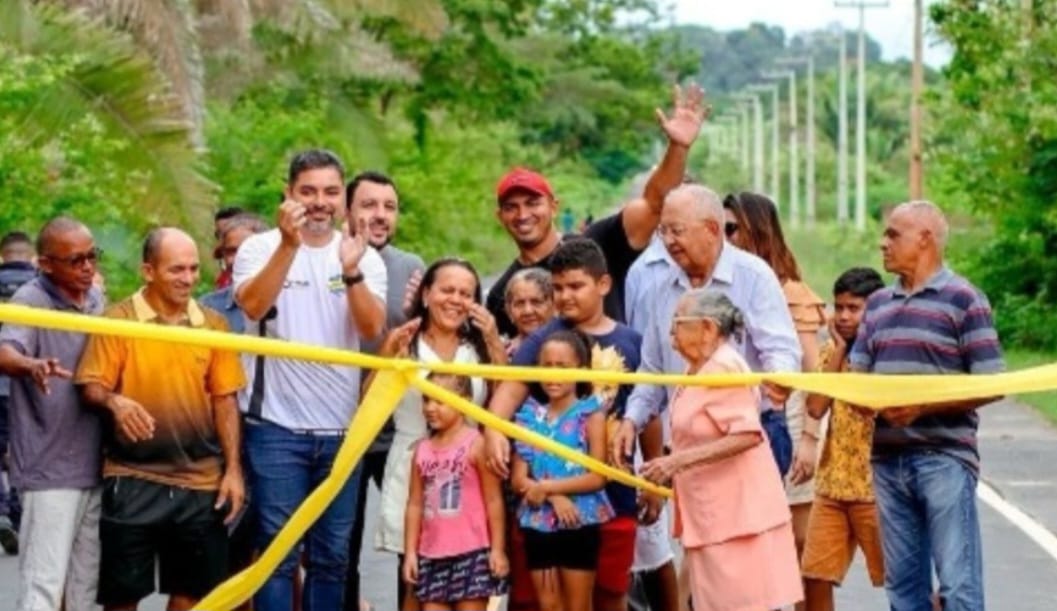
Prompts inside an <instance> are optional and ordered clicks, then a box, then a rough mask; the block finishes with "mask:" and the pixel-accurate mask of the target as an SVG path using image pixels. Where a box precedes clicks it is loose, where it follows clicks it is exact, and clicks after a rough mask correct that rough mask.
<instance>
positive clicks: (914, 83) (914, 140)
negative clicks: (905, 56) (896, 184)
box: [910, 0, 925, 200]
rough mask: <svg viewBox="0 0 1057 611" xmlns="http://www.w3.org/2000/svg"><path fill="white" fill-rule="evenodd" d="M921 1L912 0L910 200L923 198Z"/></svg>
mask: <svg viewBox="0 0 1057 611" xmlns="http://www.w3.org/2000/svg"><path fill="white" fill-rule="evenodd" d="M921 13H922V7H921V0H914V67H913V69H912V70H911V77H910V89H911V91H910V199H911V200H919V199H922V197H923V196H924V195H923V194H924V190H923V189H922V182H923V168H922V165H921V93H922V90H923V89H924V88H925V70H924V66H923V65H922V57H921V55H922V53H921V47H922V40H921V38H922V34H921V19H922V16H921Z"/></svg>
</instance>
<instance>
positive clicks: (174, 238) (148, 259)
mask: <svg viewBox="0 0 1057 611" xmlns="http://www.w3.org/2000/svg"><path fill="white" fill-rule="evenodd" d="M187 246H190V247H191V248H192V249H197V248H198V247H197V246H196V245H195V241H194V238H192V237H191V236H190V235H188V234H187V232H185V231H183V230H182V229H177V228H175V227H158V228H156V229H152V230H151V231H150V233H148V234H147V237H146V239H144V240H143V262H144V263H157V261H158V259H159V258H160V257H161V254H162V252H163V251H164V250H168V249H171V248H185V247H187Z"/></svg>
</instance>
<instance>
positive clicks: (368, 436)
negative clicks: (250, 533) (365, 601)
mask: <svg viewBox="0 0 1057 611" xmlns="http://www.w3.org/2000/svg"><path fill="white" fill-rule="evenodd" d="M407 379H408V376H406V375H405V374H403V373H400V372H397V371H379V372H378V374H377V375H376V376H375V378H374V383H372V384H371V387H370V388H369V389H368V390H367V395H366V396H365V397H364V398H363V402H362V403H361V404H360V408H359V409H358V410H356V415H355V416H354V417H353V419H352V422H351V423H350V424H349V429H348V434H347V435H346V436H345V439H344V441H342V443H341V448H340V449H339V450H338V454H337V456H335V457H334V465H333V466H332V467H331V469H330V473H329V474H328V475H327V477H326V479H324V480H323V482H322V483H320V484H319V486H318V487H316V489H315V490H313V491H312V494H310V495H308V498H306V499H305V500H304V502H303V503H301V506H300V507H298V508H297V511H295V512H294V515H292V516H290V520H289V521H287V522H286V524H284V525H283V527H282V529H281V530H280V531H279V534H277V535H276V536H275V538H274V539H273V540H272V542H271V543H270V544H269V545H268V548H267V549H266V550H264V553H263V554H261V556H260V558H258V559H257V562H255V563H253V565H252V566H250V567H248V568H247V569H245V570H243V571H242V572H240V573H239V574H237V575H235V576H234V577H232V578H231V579H228V580H227V581H225V582H224V583H222V584H220V585H219V586H217V588H216V589H215V590H213V591H212V592H210V593H209V595H208V596H206V597H205V598H203V599H202V600H201V601H199V603H198V604H197V605H195V609H208V610H211V611H229V610H230V609H233V608H235V607H236V606H238V605H240V604H241V603H242V602H243V601H245V600H247V599H248V598H249V597H251V596H253V593H254V592H256V591H257V590H259V589H260V588H261V586H263V585H264V582H265V581H266V580H267V579H268V576H269V575H271V574H272V572H273V571H275V569H276V567H278V566H279V563H280V562H282V560H283V558H285V557H286V556H287V554H289V553H290V550H292V549H294V546H296V545H297V542H298V541H300V540H301V537H302V536H303V535H304V534H305V532H306V531H307V530H308V529H309V528H310V527H311V526H312V524H314V523H315V521H316V520H318V519H319V516H321V515H323V512H324V511H325V510H326V508H327V507H328V506H329V505H330V503H331V501H333V500H334V497H336V496H337V495H338V492H340V491H341V487H342V486H344V485H345V482H346V481H347V480H348V479H349V476H350V475H352V472H353V470H354V469H355V468H356V464H357V463H359V462H360V457H361V456H363V454H364V452H366V451H367V448H368V446H370V444H371V441H372V440H373V439H374V438H375V436H377V435H378V432H379V431H381V430H382V426H383V425H384V424H385V421H386V420H387V419H388V418H389V414H391V413H392V412H393V410H394V409H396V405H397V403H399V402H400V399H401V397H403V396H404V391H406V390H407Z"/></svg>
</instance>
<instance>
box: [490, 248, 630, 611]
mask: <svg viewBox="0 0 1057 611" xmlns="http://www.w3.org/2000/svg"><path fill="white" fill-rule="evenodd" d="M551 274H552V279H553V285H554V305H555V309H556V310H557V311H558V317H557V318H555V319H554V320H552V321H550V322H549V323H547V324H545V325H544V326H542V327H540V328H539V329H538V330H537V331H536V332H535V333H533V334H532V335H531V336H529V337H528V338H526V339H525V341H524V342H522V344H521V346H520V348H519V349H518V351H517V352H516V353H515V354H514V358H513V361H512V364H513V365H516V366H535V365H536V363H537V362H538V359H539V351H540V347H541V346H542V345H543V343H544V341H545V340H546V338H547V337H548V336H549V335H551V334H552V333H554V332H555V331H558V330H562V329H576V330H578V331H580V332H582V333H584V334H586V335H588V336H589V337H590V338H592V339H593V340H594V342H595V346H594V348H593V349H592V365H593V367H594V368H599V367H601V366H605V367H606V368H607V369H609V368H615V367H620V368H621V369H623V370H624V371H635V370H636V369H638V366H639V358H640V356H639V351H640V348H641V347H642V336H641V335H640V334H639V333H638V332H637V331H635V330H634V329H632V328H631V327H628V326H626V325H624V324H621V323H619V322H617V321H615V320H613V319H612V318H610V317H608V316H606V314H605V311H604V301H605V296H606V295H607V294H608V293H609V291H610V289H611V288H612V278H610V276H609V273H608V269H607V266H606V259H605V255H603V254H602V250H601V249H600V248H599V247H598V245H597V244H595V243H594V242H593V241H592V240H590V239H587V238H569V239H566V240H565V241H564V242H563V243H562V244H561V246H559V247H558V249H557V251H555V253H554V255H553V258H552V262H551ZM631 388H632V387H631V386H629V385H620V386H619V387H618V388H616V389H605V388H603V389H598V388H596V389H595V391H596V393H598V394H601V395H602V397H603V399H604V400H605V402H606V416H607V424H608V423H610V422H620V420H621V419H622V418H623V415H624V405H625V403H626V401H627V398H628V395H629V394H630V393H631ZM530 393H531V394H532V395H534V396H535V397H536V398H537V400H541V401H545V398H543V397H542V396H541V389H540V388H539V386H538V385H537V384H533V385H531V386H530V385H529V384H527V383H525V382H517V381H503V382H502V383H500V385H499V386H498V388H497V389H496V392H495V395H494V396H493V397H492V400H491V401H490V402H489V405H488V408H489V409H490V410H491V411H492V412H494V413H496V414H497V415H499V416H501V417H503V418H507V419H509V418H511V417H512V416H513V415H514V412H515V411H516V410H517V408H518V407H520V406H521V405H522V404H523V403H524V402H525V401H526V400H527V399H528V398H529V395H530ZM486 436H487V437H488V444H489V446H490V447H491V448H502V449H503V451H502V452H501V453H500V452H492V451H490V452H489V455H490V456H497V455H502V456H504V457H505V460H503V461H495V460H491V459H490V465H491V466H492V468H493V469H495V470H496V471H497V472H498V473H500V474H501V475H503V476H504V477H507V476H509V456H510V442H509V440H507V439H506V438H505V437H503V435H502V434H501V433H497V432H495V431H493V430H488V431H487V432H486ZM606 493H607V494H608V496H609V500H610V503H611V504H612V506H613V509H614V511H615V513H616V517H615V518H614V519H613V520H610V521H609V522H607V523H606V524H605V525H604V526H603V527H602V533H601V549H600V551H599V554H598V567H597V571H598V572H597V577H596V581H595V594H594V608H595V609H596V610H597V611H626V609H627V600H626V593H627V590H628V588H629V586H630V579H631V564H632V560H633V558H634V552H635V530H636V527H637V514H638V509H637V493H636V491H635V489H633V488H630V487H628V486H624V485H622V484H617V483H614V482H610V483H609V484H607V485H606ZM512 560H514V561H512V562H511V566H512V568H513V569H515V570H514V571H513V572H512V574H511V580H512V584H511V587H512V589H513V590H515V592H512V595H511V597H512V599H514V601H515V602H519V601H518V599H520V598H521V597H520V596H518V595H517V594H519V593H520V591H521V590H522V585H521V584H522V583H524V582H526V581H527V582H528V584H529V586H531V581H528V575H527V574H525V575H519V574H518V573H519V571H517V570H516V569H517V567H518V565H520V564H522V563H519V562H517V561H516V560H515V559H512ZM513 608H515V607H513V606H512V609H513Z"/></svg>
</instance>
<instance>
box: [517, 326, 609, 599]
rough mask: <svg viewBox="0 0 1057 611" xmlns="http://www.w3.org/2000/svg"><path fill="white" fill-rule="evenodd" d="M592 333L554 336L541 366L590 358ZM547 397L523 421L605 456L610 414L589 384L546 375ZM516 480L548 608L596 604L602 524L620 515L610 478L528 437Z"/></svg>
mask: <svg viewBox="0 0 1057 611" xmlns="http://www.w3.org/2000/svg"><path fill="white" fill-rule="evenodd" d="M589 345H590V340H588V339H587V338H586V337H585V336H583V335H582V334H580V333H578V332H576V331H558V332H556V333H554V334H552V335H550V336H549V337H548V338H547V340H546V341H545V342H544V343H543V346H542V348H541V349H540V359H539V365H540V366H541V367H556V368H562V369H570V368H576V367H580V368H585V367H589V366H590V363H591V352H590V349H589ZM541 387H542V388H543V392H544V394H546V395H547V399H548V402H547V404H546V405H541V404H538V403H535V402H529V403H526V404H525V405H523V406H522V407H521V409H520V410H518V412H517V415H516V416H515V419H516V421H517V423H518V424H519V425H521V426H523V427H525V428H527V429H529V430H531V431H534V432H536V433H539V434H541V435H543V436H545V437H549V438H551V439H553V440H555V441H557V442H558V443H561V444H563V445H566V446H568V447H570V448H572V449H574V450H578V451H580V452H584V453H585V454H589V455H590V456H592V457H593V458H596V459H598V460H600V461H605V446H606V421H605V410H604V409H603V408H602V403H601V401H600V400H599V399H598V398H597V397H594V396H591V394H590V393H591V385H590V384H588V383H576V384H573V383H567V382H561V383H558V382H543V383H541ZM515 449H516V452H515V455H514V467H513V474H512V477H511V484H512V486H513V488H514V490H515V491H517V492H518V494H520V495H521V504H520V506H519V507H518V516H517V517H518V522H519V524H520V526H521V528H522V530H523V532H524V537H525V555H526V558H527V560H528V568H529V570H530V571H531V573H532V583H533V585H534V586H535V587H536V594H537V597H538V599H539V604H540V608H541V609H542V610H543V611H548V610H550V609H563V610H564V611H591V597H592V592H593V590H594V580H595V567H596V565H597V563H598V549H599V527H600V526H601V525H602V524H603V523H605V522H606V521H608V520H609V519H610V518H612V517H613V508H612V507H611V506H610V504H609V500H608V498H607V497H606V493H605V490H604V487H605V484H606V480H605V478H604V477H602V476H601V475H596V474H594V473H591V472H589V471H587V470H586V469H584V468H583V467H581V466H579V465H577V464H575V463H572V462H568V461H566V460H564V459H562V458H559V457H557V456H554V455H552V454H548V453H546V452H542V451H540V450H536V449H535V448H533V447H531V446H528V445H526V444H522V443H517V444H516V445H515Z"/></svg>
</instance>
